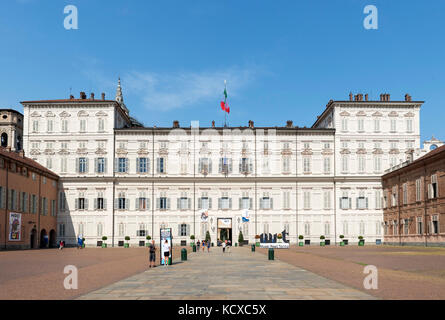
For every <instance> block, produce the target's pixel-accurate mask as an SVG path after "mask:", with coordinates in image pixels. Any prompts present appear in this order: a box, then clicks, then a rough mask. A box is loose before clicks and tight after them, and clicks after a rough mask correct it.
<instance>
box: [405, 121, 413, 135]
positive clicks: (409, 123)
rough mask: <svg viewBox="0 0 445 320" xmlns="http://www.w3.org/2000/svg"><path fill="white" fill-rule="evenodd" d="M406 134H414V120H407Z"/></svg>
mask: <svg viewBox="0 0 445 320" xmlns="http://www.w3.org/2000/svg"><path fill="white" fill-rule="evenodd" d="M406 132H408V133H411V132H413V120H412V119H406Z"/></svg>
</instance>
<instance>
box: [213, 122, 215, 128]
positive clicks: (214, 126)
mask: <svg viewBox="0 0 445 320" xmlns="http://www.w3.org/2000/svg"><path fill="white" fill-rule="evenodd" d="M212 128H215V120H212Z"/></svg>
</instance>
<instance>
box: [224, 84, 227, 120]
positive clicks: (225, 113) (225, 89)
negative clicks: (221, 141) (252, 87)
mask: <svg viewBox="0 0 445 320" xmlns="http://www.w3.org/2000/svg"><path fill="white" fill-rule="evenodd" d="M224 92H227V80H224ZM224 106H227V97H226V95H225V94H224ZM226 119H227V112H226V111H224V128H225V127H227V123H226Z"/></svg>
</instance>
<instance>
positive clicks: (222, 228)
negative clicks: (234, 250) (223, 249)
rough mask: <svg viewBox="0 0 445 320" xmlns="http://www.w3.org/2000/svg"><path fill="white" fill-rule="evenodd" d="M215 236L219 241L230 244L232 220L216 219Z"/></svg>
mask: <svg viewBox="0 0 445 320" xmlns="http://www.w3.org/2000/svg"><path fill="white" fill-rule="evenodd" d="M217 235H218V239H219V240H221V241H226V240H230V242H232V218H218V233H217ZM232 243H233V242H232Z"/></svg>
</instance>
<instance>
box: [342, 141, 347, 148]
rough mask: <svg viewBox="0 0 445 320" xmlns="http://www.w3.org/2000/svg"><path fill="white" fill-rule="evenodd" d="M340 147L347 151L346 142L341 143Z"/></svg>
mask: <svg viewBox="0 0 445 320" xmlns="http://www.w3.org/2000/svg"><path fill="white" fill-rule="evenodd" d="M341 147H342V148H343V149H348V143H347V142H346V141H342V142H341Z"/></svg>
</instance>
